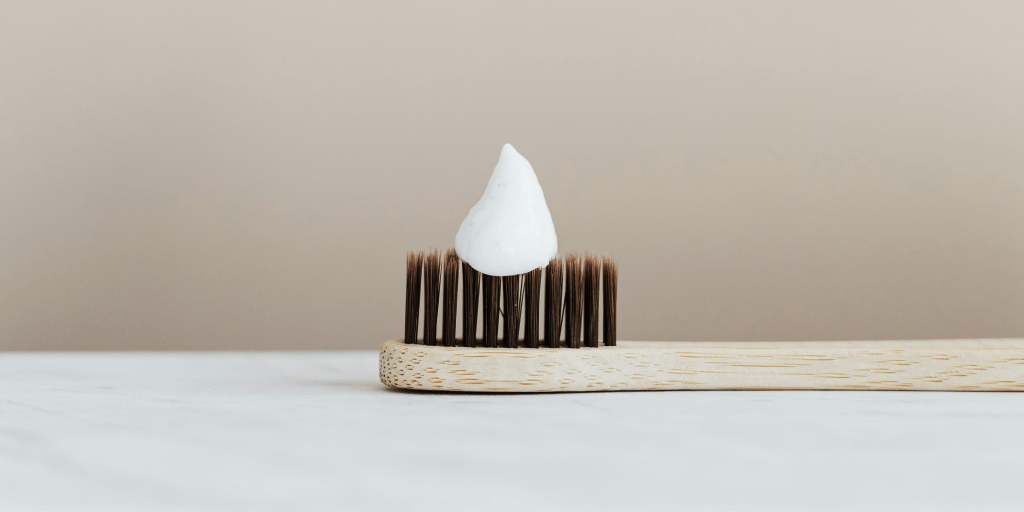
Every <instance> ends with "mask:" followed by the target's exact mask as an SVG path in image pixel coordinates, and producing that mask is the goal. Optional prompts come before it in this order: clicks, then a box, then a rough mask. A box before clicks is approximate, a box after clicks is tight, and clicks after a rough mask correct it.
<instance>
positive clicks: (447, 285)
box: [441, 249, 459, 347]
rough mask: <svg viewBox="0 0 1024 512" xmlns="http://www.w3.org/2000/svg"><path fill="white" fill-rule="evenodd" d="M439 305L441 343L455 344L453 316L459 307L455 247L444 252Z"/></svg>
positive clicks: (457, 256)
mask: <svg viewBox="0 0 1024 512" xmlns="http://www.w3.org/2000/svg"><path fill="white" fill-rule="evenodd" d="M442 297H443V299H442V300H441V305H442V306H443V309H442V312H441V319H442V320H441V344H442V345H444V346H446V347H454V346H455V317H456V316H457V313H458V309H459V255H458V254H455V249H448V251H447V252H445V253H444V292H443V293H442Z"/></svg>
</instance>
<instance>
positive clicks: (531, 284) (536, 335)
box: [523, 268, 543, 348]
mask: <svg viewBox="0 0 1024 512" xmlns="http://www.w3.org/2000/svg"><path fill="white" fill-rule="evenodd" d="M542 272H543V270H541V269H539V268H535V269H533V270H531V271H529V272H527V273H525V274H523V280H524V284H523V295H524V296H525V297H524V300H525V309H524V310H523V314H524V315H525V317H526V318H525V320H524V322H523V323H524V325H523V346H524V347H526V348H537V347H538V346H539V345H540V279H541V273H542Z"/></svg>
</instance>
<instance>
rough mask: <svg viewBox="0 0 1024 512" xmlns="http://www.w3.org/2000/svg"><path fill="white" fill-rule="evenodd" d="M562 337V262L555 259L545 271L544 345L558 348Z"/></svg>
mask: <svg viewBox="0 0 1024 512" xmlns="http://www.w3.org/2000/svg"><path fill="white" fill-rule="evenodd" d="M561 337H562V260H560V259H558V258H553V259H552V260H551V261H549V262H548V266H547V267H546V268H545V269H544V344H545V345H546V346H547V347H548V348H558V346H559V345H560V344H561V343H560V340H561Z"/></svg>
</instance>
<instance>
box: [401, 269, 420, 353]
mask: <svg viewBox="0 0 1024 512" xmlns="http://www.w3.org/2000/svg"><path fill="white" fill-rule="evenodd" d="M422 271H423V251H420V252H410V253H409V254H407V255H406V256H405V342H406V343H409V344H411V345H415V344H416V343H417V339H416V338H417V336H418V334H419V327H420V326H419V323H420V274H421V273H422Z"/></svg>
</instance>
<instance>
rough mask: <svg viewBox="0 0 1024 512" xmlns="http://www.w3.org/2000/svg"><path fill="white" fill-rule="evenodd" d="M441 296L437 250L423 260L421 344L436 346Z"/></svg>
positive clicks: (439, 261)
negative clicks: (438, 306)
mask: <svg viewBox="0 0 1024 512" xmlns="http://www.w3.org/2000/svg"><path fill="white" fill-rule="evenodd" d="M440 296H441V256H440V254H439V253H438V252H437V249H434V250H433V251H431V252H429V253H427V257H426V258H424V260H423V343H424V344H425V345H437V301H438V299H439V298H440Z"/></svg>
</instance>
